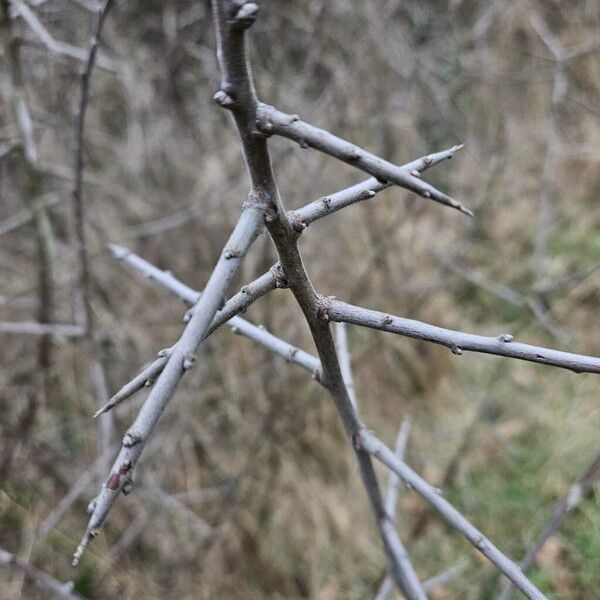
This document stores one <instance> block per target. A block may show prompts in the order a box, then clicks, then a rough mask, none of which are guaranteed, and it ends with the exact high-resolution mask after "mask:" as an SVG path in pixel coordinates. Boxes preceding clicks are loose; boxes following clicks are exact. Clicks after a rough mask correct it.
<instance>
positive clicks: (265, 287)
mask: <svg viewBox="0 0 600 600" xmlns="http://www.w3.org/2000/svg"><path fill="white" fill-rule="evenodd" d="M110 248H111V250H112V252H113V254H114V255H115V256H116V257H117V258H118V259H119V260H123V261H124V262H126V263H127V264H128V265H130V266H131V267H133V268H134V269H135V270H136V271H138V272H139V273H141V274H142V275H143V276H144V277H146V278H148V279H150V280H152V281H154V282H155V283H158V284H159V285H161V286H163V287H165V288H166V289H168V290H170V291H171V292H173V293H174V294H175V295H176V296H177V297H179V298H181V299H182V300H183V301H184V302H186V303H187V304H195V303H196V302H197V301H198V299H199V298H200V296H201V294H200V292H197V291H195V290H193V289H192V288H190V287H188V286H187V285H185V284H184V283H181V282H180V281H179V280H178V279H176V278H175V277H174V276H173V275H172V274H171V273H170V272H168V271H162V270H161V269H158V268H156V267H155V266H154V265H152V264H150V263H149V262H147V261H145V260H144V259H143V258H140V257H139V256H137V255H136V254H134V253H133V252H130V251H129V250H127V249H126V248H122V247H120V246H116V245H114V244H112V245H111V246H110ZM276 267H277V265H275V266H274V268H272V269H271V270H270V271H268V272H267V273H265V275H263V276H262V277H259V278H258V279H257V280H255V281H253V282H252V283H250V284H248V285H247V286H244V287H243V288H242V290H241V291H240V292H239V293H238V294H236V295H235V296H234V297H233V298H231V300H229V301H228V302H227V303H226V304H225V306H224V307H223V308H222V309H221V310H220V311H219V312H218V313H217V314H216V315H215V317H214V319H213V321H212V323H211V325H210V327H209V330H208V332H207V335H206V337H208V336H209V335H210V334H212V333H213V332H214V331H215V330H216V329H217V328H218V327H220V326H221V325H223V324H224V323H225V322H226V323H227V325H228V326H229V327H230V328H231V330H232V331H233V332H234V333H237V334H239V335H243V336H244V337H247V338H248V339H251V340H252V341H254V342H256V343H258V344H260V345H261V346H263V347H264V348H266V349H267V350H271V351H272V352H274V353H275V354H277V355H279V356H281V357H282V358H284V359H285V360H287V361H288V362H291V363H294V364H297V365H299V366H300V367H302V368H303V369H305V370H306V371H308V372H309V373H310V374H311V376H312V377H313V378H314V379H316V380H317V381H320V380H321V374H320V373H321V364H320V363H319V359H318V358H317V357H316V356H313V355H311V354H309V353H308V352H305V351H304V350H301V349H300V348H297V347H296V346H293V345H291V344H289V343H288V342H285V341H284V340H282V339H280V338H278V337H276V336H274V335H273V334H271V333H269V332H268V331H266V330H265V329H264V328H263V327H260V326H256V325H253V324H252V323H250V322H249V321H247V320H246V319H243V318H241V317H238V316H235V315H237V314H238V313H240V312H243V311H245V310H246V309H247V308H248V307H249V306H250V304H252V302H254V301H256V300H257V299H258V298H260V297H262V296H263V295H264V294H265V293H267V292H268V291H270V290H271V289H275V288H276V287H284V286H285V285H286V282H285V281H284V280H282V279H281V273H280V271H279V270H278V269H277V268H276ZM267 277H269V279H270V280H271V282H272V283H270V282H268V281H267ZM187 314H188V315H190V314H193V310H192V311H191V312H188V313H187ZM171 351H172V348H165V349H164V350H161V351H160V352H159V353H158V358H157V359H155V360H154V361H153V362H152V363H151V364H150V365H149V366H147V367H146V368H145V369H144V370H142V371H141V372H140V373H139V374H138V375H136V377H134V378H133V379H132V380H131V381H130V382H128V383H126V384H125V385H124V386H123V387H122V388H121V389H120V390H119V391H118V392H117V393H116V394H115V395H114V396H113V397H112V398H111V399H110V401H109V402H108V403H107V404H106V405H105V406H103V407H102V408H101V409H100V410H98V411H97V412H96V414H95V415H94V418H96V417H98V416H100V415H101V414H103V413H105V412H107V411H109V410H111V409H112V408H114V407H115V406H117V405H118V404H120V403H121V402H123V401H124V400H126V399H127V398H130V397H131V396H132V395H133V394H135V393H136V392H138V391H139V390H141V389H142V388H144V387H148V386H150V385H152V384H153V383H154V380H155V379H156V378H157V377H158V375H160V373H161V372H162V370H163V368H164V366H165V364H166V362H167V355H168V354H169V353H170V352H171Z"/></svg>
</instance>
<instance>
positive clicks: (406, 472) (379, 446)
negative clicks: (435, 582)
mask: <svg viewBox="0 0 600 600" xmlns="http://www.w3.org/2000/svg"><path fill="white" fill-rule="evenodd" d="M354 443H355V445H356V446H358V447H360V448H362V449H363V450H365V451H366V452H368V453H369V454H371V455H372V456H374V457H375V458H376V459H377V460H379V461H381V462H382V463H383V464H384V465H386V467H388V468H389V469H391V470H392V471H394V473H396V475H398V477H400V479H402V481H403V482H404V483H405V484H406V485H407V486H408V487H409V488H410V489H412V490H414V491H415V492H416V493H417V494H419V496H421V497H422V498H423V499H424V500H426V501H427V502H428V503H429V504H430V505H431V506H432V507H433V508H434V509H435V510H436V511H437V512H438V513H439V514H440V515H441V516H442V518H443V519H444V520H445V521H446V522H447V523H448V524H449V525H451V526H452V527H454V528H455V529H456V530H457V531H459V532H460V533H461V534H462V535H463V536H464V537H466V538H467V539H468V540H469V541H470V542H471V544H473V546H475V548H476V549H477V550H478V551H479V552H481V553H482V554H483V555H484V556H486V557H487V558H488V559H489V560H490V561H491V562H492V563H494V565H496V567H497V568H498V569H499V570H500V571H501V572H502V573H504V575H506V576H507V577H508V578H509V579H510V580H511V581H512V582H513V583H514V584H515V585H516V586H517V587H518V588H519V589H520V590H521V591H522V592H523V593H524V594H525V596H527V598H530V599H534V600H543V599H545V598H546V597H545V596H544V595H543V594H542V593H541V592H540V591H539V590H538V589H537V588H536V587H535V586H534V585H533V584H532V583H531V582H530V581H529V580H528V579H527V577H525V575H524V574H523V573H522V572H521V570H520V569H519V567H518V566H517V565H516V564H515V563H514V562H513V561H511V560H510V559H509V558H507V557H506V556H505V555H504V554H503V553H502V552H501V551H500V550H499V549H498V548H496V546H494V544H492V542H490V540H488V539H487V538H486V537H485V536H484V535H483V534H482V533H481V532H480V531H479V530H478V529H477V528H476V527H474V526H473V525H472V524H471V523H469V521H467V519H465V518H464V517H463V516H462V515H461V514H460V513H459V512H458V511H457V510H456V509H455V508H454V507H453V506H452V505H451V504H450V503H449V502H448V501H447V500H445V499H444V498H443V497H442V495H441V491H440V490H436V489H435V488H433V487H431V486H430V485H429V484H428V483H427V482H426V481H425V480H424V479H423V478H421V477H420V476H419V475H417V474H416V473H415V472H414V471H413V470H412V469H411V468H410V467H409V466H408V465H407V464H406V463H404V462H402V461H400V460H398V458H397V457H396V456H395V454H394V453H393V452H392V451H391V450H390V449H389V448H387V447H386V446H385V445H384V444H383V443H382V442H381V441H379V440H378V439H377V438H376V437H375V436H374V435H373V434H372V433H370V432H369V431H367V430H366V429H363V430H362V431H361V432H360V433H359V434H358V435H357V436H355V438H354Z"/></svg>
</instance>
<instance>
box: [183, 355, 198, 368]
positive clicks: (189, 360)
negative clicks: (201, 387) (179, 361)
mask: <svg viewBox="0 0 600 600" xmlns="http://www.w3.org/2000/svg"><path fill="white" fill-rule="evenodd" d="M195 362H196V355H195V354H194V353H193V352H187V353H186V354H185V356H184V357H183V370H184V371H189V370H190V369H191V368H192V367H193V366H194V363H195Z"/></svg>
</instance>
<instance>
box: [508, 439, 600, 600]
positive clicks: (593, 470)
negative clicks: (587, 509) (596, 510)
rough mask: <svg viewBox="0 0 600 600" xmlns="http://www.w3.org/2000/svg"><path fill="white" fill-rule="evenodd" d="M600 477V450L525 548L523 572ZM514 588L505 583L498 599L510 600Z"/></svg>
mask: <svg viewBox="0 0 600 600" xmlns="http://www.w3.org/2000/svg"><path fill="white" fill-rule="evenodd" d="M599 477H600V451H598V452H597V453H596V456H595V457H594V458H593V459H592V461H591V462H590V464H589V465H588V466H587V467H586V469H585V470H584V471H583V473H582V474H581V475H580V476H579V477H578V478H577V481H575V483H574V484H573V485H572V486H571V487H570V488H569V491H568V492H567V493H566V494H565V496H564V497H563V498H562V499H561V500H560V501H559V502H558V504H557V505H556V506H555V507H554V510H553V511H552V519H551V520H550V522H549V523H548V525H546V527H545V528H544V530H543V531H542V533H541V534H540V536H539V537H538V538H537V539H536V541H535V543H534V544H533V545H532V546H531V547H530V548H529V550H527V553H526V554H525V556H524V557H523V560H522V561H521V562H520V563H519V564H520V567H521V569H522V570H523V572H524V573H527V571H529V570H530V569H531V568H532V567H533V566H534V565H535V563H536V560H537V557H538V554H539V553H540V550H541V549H542V548H543V547H544V544H545V543H546V542H547V541H548V538H550V537H551V536H553V535H554V534H555V533H556V532H557V531H558V529H559V527H560V526H561V524H562V522H563V521H564V519H565V518H566V517H567V515H568V514H569V513H571V512H572V511H574V510H575V509H576V508H577V507H578V506H579V505H580V504H581V501H582V500H583V499H584V498H585V496H586V495H587V493H588V492H589V491H590V490H591V489H592V487H593V485H594V484H595V483H596V482H597V481H598V478H599ZM513 593H514V588H513V586H512V585H507V586H506V587H505V588H504V590H503V591H502V594H501V595H500V598H499V600H510V599H511V598H512V597H513Z"/></svg>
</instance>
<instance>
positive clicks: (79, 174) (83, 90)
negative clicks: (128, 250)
mask: <svg viewBox="0 0 600 600" xmlns="http://www.w3.org/2000/svg"><path fill="white" fill-rule="evenodd" d="M114 4H115V1H114V0H106V2H105V3H104V7H103V9H102V10H101V11H100V13H99V15H98V21H97V23H96V28H95V31H94V34H93V36H92V39H91V42H90V48H89V52H88V56H87V61H86V64H85V68H84V70H83V73H82V75H81V84H80V92H79V108H78V112H77V120H76V125H75V150H74V156H73V181H74V183H73V193H72V200H73V229H74V237H75V246H76V251H77V258H78V261H79V265H78V266H79V274H78V275H79V281H78V283H79V289H78V290H77V291H76V292H75V302H76V303H77V304H80V309H81V314H82V321H83V325H84V328H85V333H84V336H85V340H84V343H85V348H86V353H87V356H88V360H89V365H88V367H89V379H90V382H91V387H92V394H93V397H94V400H95V404H96V406H102V405H103V404H104V403H105V402H106V400H107V398H108V385H107V383H106V374H105V372H104V367H103V365H102V359H101V352H100V348H99V345H98V341H97V339H96V327H95V323H94V313H93V311H92V298H91V278H92V272H91V265H90V260H89V255H88V240H87V230H86V228H87V223H86V206H85V202H84V198H83V172H84V159H83V144H84V134H85V119H86V115H87V109H88V105H89V100H90V85H91V80H92V73H93V71H94V67H95V65H96V59H97V55H98V50H99V48H100V42H101V36H102V30H103V27H104V23H105V22H106V18H107V16H108V13H109V12H110V10H111V9H112V7H113V6H114ZM21 12H22V14H23V15H25V14H27V13H26V12H23V9H21ZM29 12H30V13H31V15H32V16H34V15H33V13H32V12H31V11H29ZM98 430H99V436H98V446H99V451H100V453H101V454H102V453H103V451H104V450H105V449H106V448H107V446H108V445H109V444H110V442H111V438H112V432H113V422H112V419H110V420H106V421H104V422H102V423H100V424H99V427H98Z"/></svg>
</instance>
